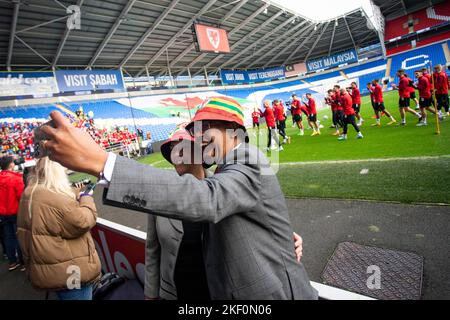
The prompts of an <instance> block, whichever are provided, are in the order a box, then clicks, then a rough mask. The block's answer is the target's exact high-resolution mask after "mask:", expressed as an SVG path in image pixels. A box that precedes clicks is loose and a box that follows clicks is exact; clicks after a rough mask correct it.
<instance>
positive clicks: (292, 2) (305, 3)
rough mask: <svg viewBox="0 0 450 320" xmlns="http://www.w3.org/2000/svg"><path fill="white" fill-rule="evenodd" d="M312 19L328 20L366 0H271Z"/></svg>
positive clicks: (359, 5)
mask: <svg viewBox="0 0 450 320" xmlns="http://www.w3.org/2000/svg"><path fill="white" fill-rule="evenodd" d="M271 2H274V3H278V4H280V5H282V6H283V7H286V8H288V9H291V10H294V11H296V12H297V13H299V14H300V15H302V16H304V17H307V18H310V19H312V20H319V21H320V20H328V19H332V18H335V17H337V16H340V15H342V14H344V13H347V12H349V11H352V10H354V9H357V8H360V7H361V6H362V5H363V3H364V4H365V5H367V3H368V0H359V1H358V0H339V1H330V0H271Z"/></svg>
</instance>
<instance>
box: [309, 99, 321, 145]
mask: <svg viewBox="0 0 450 320" xmlns="http://www.w3.org/2000/svg"><path fill="white" fill-rule="evenodd" d="M306 98H307V99H308V102H305V106H306V107H307V108H308V122H309V125H310V126H311V128H313V133H312V135H311V137H314V136H317V135H320V129H319V125H318V124H317V110H316V101H315V100H314V98H313V97H312V95H311V93H307V94H306Z"/></svg>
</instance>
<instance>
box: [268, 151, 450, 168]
mask: <svg viewBox="0 0 450 320" xmlns="http://www.w3.org/2000/svg"><path fill="white" fill-rule="evenodd" d="M441 158H450V154H449V155H442V156H423V157H404V158H371V159H359V160H325V161H304V162H283V163H274V164H272V165H279V166H301V165H309V164H341V163H360V162H387V161H406V160H433V159H441Z"/></svg>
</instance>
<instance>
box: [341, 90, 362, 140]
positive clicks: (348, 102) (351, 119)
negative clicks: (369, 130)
mask: <svg viewBox="0 0 450 320" xmlns="http://www.w3.org/2000/svg"><path fill="white" fill-rule="evenodd" d="M341 106H342V109H343V111H344V117H345V118H344V131H343V132H342V136H340V137H339V140H347V129H348V125H349V124H351V125H352V126H353V128H355V131H356V132H357V133H358V134H357V135H356V138H357V139H362V138H363V135H362V133H361V131H360V130H359V127H358V126H357V125H356V121H355V115H356V112H355V110H353V101H352V97H351V96H350V95H349V94H348V92H347V90H346V89H345V88H342V89H341Z"/></svg>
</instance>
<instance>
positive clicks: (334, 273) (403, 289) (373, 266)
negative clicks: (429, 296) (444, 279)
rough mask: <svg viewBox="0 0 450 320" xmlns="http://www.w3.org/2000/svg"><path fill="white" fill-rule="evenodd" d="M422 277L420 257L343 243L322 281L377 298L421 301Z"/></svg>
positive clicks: (335, 253)
mask: <svg viewBox="0 0 450 320" xmlns="http://www.w3.org/2000/svg"><path fill="white" fill-rule="evenodd" d="M378 271H379V272H378ZM422 274H423V257H421V256H419V255H417V254H414V253H410V252H403V251H397V250H390V249H384V248H378V247H371V246H363V245H360V244H356V243H353V242H341V243H339V244H338V246H337V247H336V249H335V251H334V253H333V255H332V256H331V258H330V260H329V261H328V263H327V266H326V267H325V270H324V271H323V273H322V280H323V281H324V283H326V284H329V285H331V286H334V287H338V288H341V289H345V290H349V291H352V292H356V293H360V294H363V295H366V296H370V297H374V298H377V299H382V300H418V299H420V295H421V290H422ZM377 275H379V277H378V278H377ZM377 279H379V281H378V282H377ZM378 284H379V286H378Z"/></svg>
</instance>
